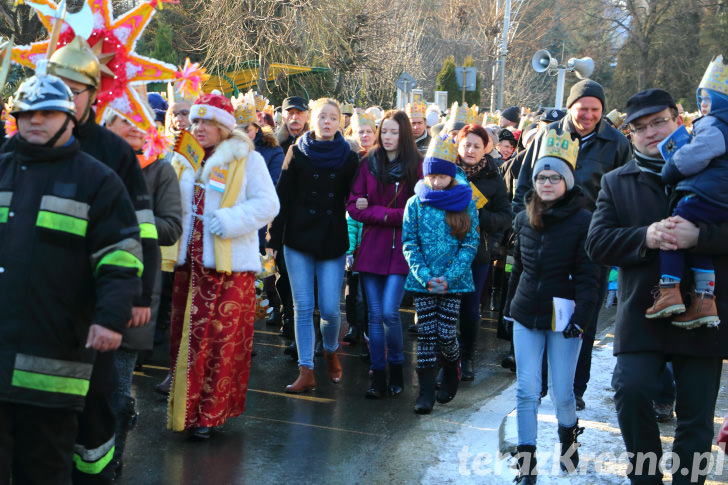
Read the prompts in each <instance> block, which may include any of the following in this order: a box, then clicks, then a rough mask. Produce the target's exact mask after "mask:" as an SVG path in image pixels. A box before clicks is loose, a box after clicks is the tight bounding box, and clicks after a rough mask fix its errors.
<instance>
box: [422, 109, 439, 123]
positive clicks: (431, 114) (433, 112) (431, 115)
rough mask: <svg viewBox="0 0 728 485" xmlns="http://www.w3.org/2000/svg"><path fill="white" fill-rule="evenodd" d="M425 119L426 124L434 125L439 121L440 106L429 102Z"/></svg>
mask: <svg viewBox="0 0 728 485" xmlns="http://www.w3.org/2000/svg"><path fill="white" fill-rule="evenodd" d="M425 121H426V122H427V126H428V127H430V126H435V125H436V124H438V123H439V122H440V107H439V106H438V105H436V104H431V105H430V106H428V107H427V111H425Z"/></svg>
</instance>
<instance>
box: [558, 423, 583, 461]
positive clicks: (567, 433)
mask: <svg viewBox="0 0 728 485" xmlns="http://www.w3.org/2000/svg"><path fill="white" fill-rule="evenodd" d="M583 432H584V428H580V427H579V420H578V419H577V420H576V424H575V425H574V426H572V427H570V428H566V427H564V426H559V441H560V442H561V458H560V459H559V461H560V464H561V469H562V470H563V471H565V472H567V473H574V471H576V467H577V466H579V446H581V444H580V443H579V442H578V441H576V438H577V437H578V436H579V435H580V434H582V433H583Z"/></svg>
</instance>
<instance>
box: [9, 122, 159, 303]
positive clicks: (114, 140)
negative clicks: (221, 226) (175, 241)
mask: <svg viewBox="0 0 728 485" xmlns="http://www.w3.org/2000/svg"><path fill="white" fill-rule="evenodd" d="M74 133H75V135H76V138H77V139H78V141H79V143H81V151H83V152H84V153H87V154H89V155H91V156H92V157H94V158H95V159H96V160H98V161H100V162H101V163H103V164H104V165H106V166H107V167H109V168H110V169H111V170H113V171H114V173H116V175H118V176H119V177H120V178H121V181H122V182H123V184H124V186H125V187H126V190H127V193H128V194H129V196H130V197H131V201H132V204H134V210H135V211H136V216H137V220H138V222H139V230H140V234H141V238H142V254H143V255H144V268H145V271H144V274H143V275H142V290H141V292H140V294H139V295H137V297H136V298H135V299H134V306H139V307H148V306H150V305H151V303H152V294H153V292H154V282H155V279H156V277H157V273H158V268H159V267H160V264H161V262H160V259H161V256H160V254H159V244H158V243H157V229H156V227H155V225H154V213H153V212H152V201H151V197H150V196H149V192H148V191H147V183H146V181H145V180H144V175H143V174H142V169H141V167H140V166H139V161H138V160H137V157H136V154H135V153H134V150H133V149H132V148H131V145H129V144H128V143H127V142H125V141H124V140H123V139H122V138H121V137H120V136H118V135H116V134H115V133H112V132H111V131H109V130H107V129H106V128H104V127H103V126H99V125H97V124H96V121H95V120H94V117H93V116H89V117H88V119H87V120H86V121H85V122H84V123H83V124H82V125H78V126H77V127H76V129H75V130H74ZM15 143H16V140H15V137H12V138H10V139H8V140H7V141H6V142H5V144H4V145H3V146H2V148H0V151H2V152H9V151H12V150H14V149H15Z"/></svg>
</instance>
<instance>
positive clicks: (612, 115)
mask: <svg viewBox="0 0 728 485" xmlns="http://www.w3.org/2000/svg"><path fill="white" fill-rule="evenodd" d="M626 117H627V115H626V114H624V113H620V112H619V111H617V110H616V109H613V110H612V111H610V112H609V113H607V115H606V116H605V118H607V119H609V121H611V122H612V123H613V124H614V126H615V127H617V128H619V127H620V126H622V123H624V120H625V118H626Z"/></svg>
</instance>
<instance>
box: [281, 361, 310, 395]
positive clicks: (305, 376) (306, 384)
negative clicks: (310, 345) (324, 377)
mask: <svg viewBox="0 0 728 485" xmlns="http://www.w3.org/2000/svg"><path fill="white" fill-rule="evenodd" d="M298 371H299V372H298V379H296V381H295V382H294V383H293V384H290V385H288V386H286V392H287V393H290V394H301V393H302V392H306V391H313V390H314V389H316V379H314V377H313V369H309V368H308V367H306V366H305V365H302V366H301V367H299V368H298Z"/></svg>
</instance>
